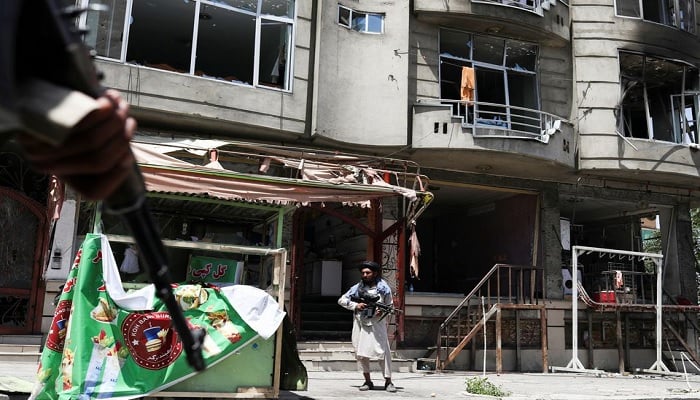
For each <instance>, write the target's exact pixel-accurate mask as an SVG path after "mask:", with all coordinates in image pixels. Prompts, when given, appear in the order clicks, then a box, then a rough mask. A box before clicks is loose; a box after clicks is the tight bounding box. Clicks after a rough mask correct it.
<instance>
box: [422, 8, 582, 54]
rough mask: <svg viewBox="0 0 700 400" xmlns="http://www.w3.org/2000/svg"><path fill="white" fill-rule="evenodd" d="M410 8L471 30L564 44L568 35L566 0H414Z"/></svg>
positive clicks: (431, 19) (437, 21)
mask: <svg viewBox="0 0 700 400" xmlns="http://www.w3.org/2000/svg"><path fill="white" fill-rule="evenodd" d="M413 11H414V13H415V15H417V18H418V19H419V20H423V21H426V22H430V23H434V24H437V25H441V26H455V25H458V26H467V25H465V24H468V26H469V30H470V31H472V32H480V33H496V32H497V33H498V34H499V35H503V36H509V37H518V38H519V39H521V40H525V41H534V42H541V43H548V44H551V45H555V46H560V45H564V44H565V43H567V42H568V41H569V36H570V35H569V22H570V19H569V15H570V13H569V7H568V1H561V0H559V1H557V0H447V1H445V0H415V1H414V6H413ZM511 22H515V23H511Z"/></svg>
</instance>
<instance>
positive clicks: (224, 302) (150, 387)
mask: <svg viewBox="0 0 700 400" xmlns="http://www.w3.org/2000/svg"><path fill="white" fill-rule="evenodd" d="M116 268H117V267H116V263H115V262H114V257H113V256H112V253H111V250H110V249H109V243H108V242H107V240H106V238H105V237H104V236H103V235H93V234H91V235H88V236H87V237H86V239H85V241H84V242H83V245H82V246H81V248H80V250H79V251H78V254H77V256H76V258H75V261H74V263H73V265H72V268H71V271H70V274H69V276H68V279H67V281H66V284H65V286H64V288H63V292H62V293H61V296H60V299H59V303H58V305H57V307H56V312H55V315H54V318H53V321H52V323H51V328H50V331H49V333H48V336H47V339H46V345H45V347H44V350H43V352H42V355H41V360H40V363H39V370H38V373H37V383H36V386H35V389H34V391H33V393H32V394H31V396H30V399H101V398H117V399H130V398H136V397H142V396H144V395H147V394H149V393H152V392H156V391H160V390H163V389H165V388H167V387H169V386H171V385H174V384H175V383H177V382H179V381H182V380H184V379H186V378H188V377H190V376H192V375H194V374H195V372H194V370H193V369H192V368H191V367H190V366H189V364H188V363H187V360H186V358H185V353H184V351H183V346H182V342H181V341H180V338H179V336H178V334H177V332H175V330H174V328H173V326H172V324H171V319H170V314H168V312H167V310H166V308H165V306H164V305H163V303H162V302H161V301H160V300H158V299H156V298H154V297H152V295H153V293H154V291H153V290H150V291H149V290H145V291H143V293H141V294H139V293H137V294H135V295H134V296H132V295H131V294H125V293H124V292H123V289H122V288H121V281H119V274H118V272H117V270H116ZM114 288H117V289H114ZM150 288H152V285H151V287H150ZM150 288H149V287H147V288H146V289H150ZM119 289H121V292H120V291H119ZM246 290H256V291H257V290H259V289H255V288H250V287H248V288H246ZM173 292H174V294H175V297H176V299H177V300H178V301H179V303H180V306H181V307H182V308H183V311H184V313H185V317H186V318H187V320H188V321H189V323H190V324H191V325H192V326H199V327H202V328H204V329H206V331H207V335H206V339H205V342H204V346H203V356H204V360H205V363H206V365H207V366H211V365H213V364H216V363H217V362H219V361H221V360H223V359H224V358H226V357H227V356H229V355H231V354H233V353H234V351H236V350H239V349H241V348H243V347H244V346H246V345H247V344H248V343H251V342H252V341H253V340H254V339H256V338H257V337H258V332H256V331H255V330H253V329H252V328H251V327H250V325H249V324H248V323H246V322H245V321H244V319H246V316H247V314H246V313H245V312H241V313H242V314H244V316H243V317H242V316H241V315H239V313H238V312H237V311H236V310H235V308H234V307H233V306H232V304H231V302H230V301H229V300H230V298H233V296H230V297H228V296H227V293H226V292H223V291H221V290H219V289H216V288H208V287H202V286H200V285H187V284H182V285H173ZM261 292H262V291H261ZM256 293H257V292H256ZM139 296H141V297H144V296H151V298H138V297H139ZM239 296H240V295H239ZM265 296H267V295H265ZM249 297H250V296H249V295H247V296H246V298H249ZM269 301H272V303H269V304H273V306H277V304H276V302H275V301H274V299H272V298H269V299H264V302H265V303H266V304H268V302H269ZM125 304H126V305H131V306H132V309H129V308H125V307H124V305H125ZM135 304H136V305H140V307H142V308H143V309H133V305H135ZM144 304H145V305H151V304H152V307H146V306H143V305H144ZM145 308H148V309H145ZM239 309H241V308H239ZM268 311H271V312H270V313H267V314H266V315H265V316H263V317H264V318H263V319H265V318H266V319H267V326H265V328H266V329H264V330H265V331H266V333H264V334H263V333H262V329H260V328H258V330H259V331H261V336H269V335H271V334H272V333H271V332H273V331H274V330H275V329H276V327H277V326H279V323H281V321H282V317H283V316H284V313H282V312H281V311H279V310H272V308H270V309H269V310H268ZM248 321H249V322H250V323H251V324H254V325H256V324H257V322H251V321H255V318H252V319H249V320H248ZM256 327H257V325H256Z"/></svg>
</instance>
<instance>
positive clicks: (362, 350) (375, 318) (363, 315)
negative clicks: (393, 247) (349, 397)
mask: <svg viewBox="0 0 700 400" xmlns="http://www.w3.org/2000/svg"><path fill="white" fill-rule="evenodd" d="M381 271H382V269H381V267H380V266H379V264H377V263H376V262H374V261H364V262H363V263H362V264H360V273H361V274H362V280H361V281H360V282H359V283H357V284H355V285H354V286H353V287H351V288H350V289H349V290H348V291H347V292H345V294H343V295H342V296H340V298H339V299H338V304H340V305H341V306H342V307H344V308H346V309H348V310H350V311H354V318H353V326H352V345H353V347H354V348H355V356H356V357H357V363H358V367H359V368H360V370H361V371H362V375H363V376H364V378H365V382H364V383H363V384H362V386H360V390H363V391H364V390H371V389H373V388H374V384H373V383H372V379H371V378H370V359H379V365H380V367H381V371H382V374H383V375H384V379H385V383H384V389H385V390H386V391H387V392H392V393H393V392H396V387H395V386H394V384H393V383H392V382H391V349H390V347H389V335H388V333H387V318H385V317H386V316H387V314H386V313H387V311H386V306H387V305H388V306H391V305H392V304H393V297H392V294H391V288H390V287H389V285H388V284H387V282H386V281H385V280H384V279H382V277H381ZM382 306H383V307H382Z"/></svg>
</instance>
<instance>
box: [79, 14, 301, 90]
mask: <svg viewBox="0 0 700 400" xmlns="http://www.w3.org/2000/svg"><path fill="white" fill-rule="evenodd" d="M80 2H81V3H82V5H86V4H88V3H97V1H95V0H80ZM107 4H108V5H109V7H110V8H109V10H108V11H102V12H99V11H90V12H88V13H87V15H86V17H85V20H84V21H83V22H84V23H85V24H86V25H87V26H89V27H91V28H92V30H91V33H90V34H89V35H87V36H86V39H85V40H86V42H87V44H88V45H90V46H92V47H94V48H95V50H96V51H97V54H98V56H100V57H105V58H110V59H115V60H118V61H121V62H126V63H130V64H137V65H142V66H147V67H151V68H157V69H162V70H167V71H173V72H179V73H185V74H192V75H197V76H202V77H206V78H210V79H217V80H223V81H228V82H235V83H241V84H245V85H252V86H266V87H276V88H281V89H290V82H291V72H290V68H289V66H290V65H291V63H290V59H291V55H292V47H291V43H292V37H293V36H292V35H293V31H294V0H218V1H209V0H182V1H172V0H108V1H107Z"/></svg>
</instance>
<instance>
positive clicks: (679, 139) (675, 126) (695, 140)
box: [616, 50, 700, 145]
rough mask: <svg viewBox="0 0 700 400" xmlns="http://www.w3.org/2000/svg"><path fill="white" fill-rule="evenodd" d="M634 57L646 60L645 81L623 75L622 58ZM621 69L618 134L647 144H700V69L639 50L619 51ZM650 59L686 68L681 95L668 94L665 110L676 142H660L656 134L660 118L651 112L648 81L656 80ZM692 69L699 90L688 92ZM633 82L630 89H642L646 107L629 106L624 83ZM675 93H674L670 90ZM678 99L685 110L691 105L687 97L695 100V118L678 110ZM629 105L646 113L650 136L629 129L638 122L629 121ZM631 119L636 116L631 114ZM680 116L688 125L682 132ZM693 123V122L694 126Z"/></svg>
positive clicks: (646, 124)
mask: <svg viewBox="0 0 700 400" xmlns="http://www.w3.org/2000/svg"><path fill="white" fill-rule="evenodd" d="M623 54H626V55H630V56H639V57H641V58H642V66H641V71H642V72H641V78H638V79H632V78H631V77H630V76H629V75H628V76H627V77H625V76H624V75H623V72H624V71H623V69H622V61H621V60H622V55H623ZM617 57H618V68H619V79H620V91H621V96H620V101H619V103H618V106H617V109H618V112H617V114H618V117H617V118H618V120H617V122H616V124H617V128H616V129H617V133H618V134H619V135H621V136H623V137H624V138H626V139H636V140H647V141H657V142H664V143H673V144H677V145H688V144H695V145H697V144H700V138H699V137H698V126H697V124H698V121H699V120H700V69H699V68H698V67H696V66H694V65H692V64H690V63H687V62H683V61H680V60H676V59H670V58H666V57H660V56H657V55H654V54H647V53H640V52H635V51H627V50H619V51H618V56H617ZM649 59H652V60H661V61H664V62H666V63H672V64H677V65H678V66H683V68H684V71H683V76H684V80H682V81H681V82H680V92H678V93H673V92H672V93H670V94H669V95H668V104H669V107H668V109H665V110H663V115H665V116H666V117H667V118H669V120H670V122H671V126H672V131H671V136H672V137H673V140H667V139H663V138H662V139H659V138H658V137H659V135H655V132H654V118H656V116H655V115H652V113H651V107H650V100H649V98H650V96H649V92H648V87H647V82H648V81H653V79H654V77H653V76H647V75H646V68H647V67H646V66H647V64H648V62H649ZM688 68H692V69H694V70H695V74H696V75H695V79H694V80H695V88H694V89H688V88H687V86H688V82H689V80H688V79H687V75H688V71H687V69H688ZM626 81H629V82H637V83H635V84H633V85H630V86H629V89H631V88H632V87H634V86H641V87H640V88H639V89H641V90H642V99H643V100H642V101H643V104H639V103H627V102H626V99H627V92H628V90H629V89H627V90H624V88H623V84H624V82H626ZM669 91H671V90H669ZM675 98H681V104H683V105H685V109H686V110H687V109H688V107H687V105H688V103H686V102H685V98H690V99H691V101H692V104H691V107H692V108H694V111H695V115H692V117H693V119H692V120H691V119H688V118H687V111H686V112H684V113H683V114H681V113H680V112H678V113H677V112H676V111H679V110H677V109H676V104H675V102H674V99H675ZM625 104H635V105H636V106H637V109H643V110H644V115H643V121H644V124H645V126H646V135H645V136H643V137H642V136H641V135H640V132H636V133H637V135H636V136H635V132H634V131H632V130H631V129H632V128H631V127H630V128H625V126H627V125H628V124H631V123H633V121H634V119H633V118H629V120H628V118H627V117H628V113H627V111H626V110H625ZM629 116H632V114H630V115H629ZM678 116H682V120H683V121H684V122H685V124H684V125H683V126H682V129H681V127H680V123H679V120H678V118H676V117H678ZM689 123H692V125H690V124H689ZM691 126H692V127H694V128H695V132H694V133H693V134H692V135H691V133H689V132H688V129H689V127H691ZM686 137H688V138H690V140H689V141H687V140H686Z"/></svg>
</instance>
